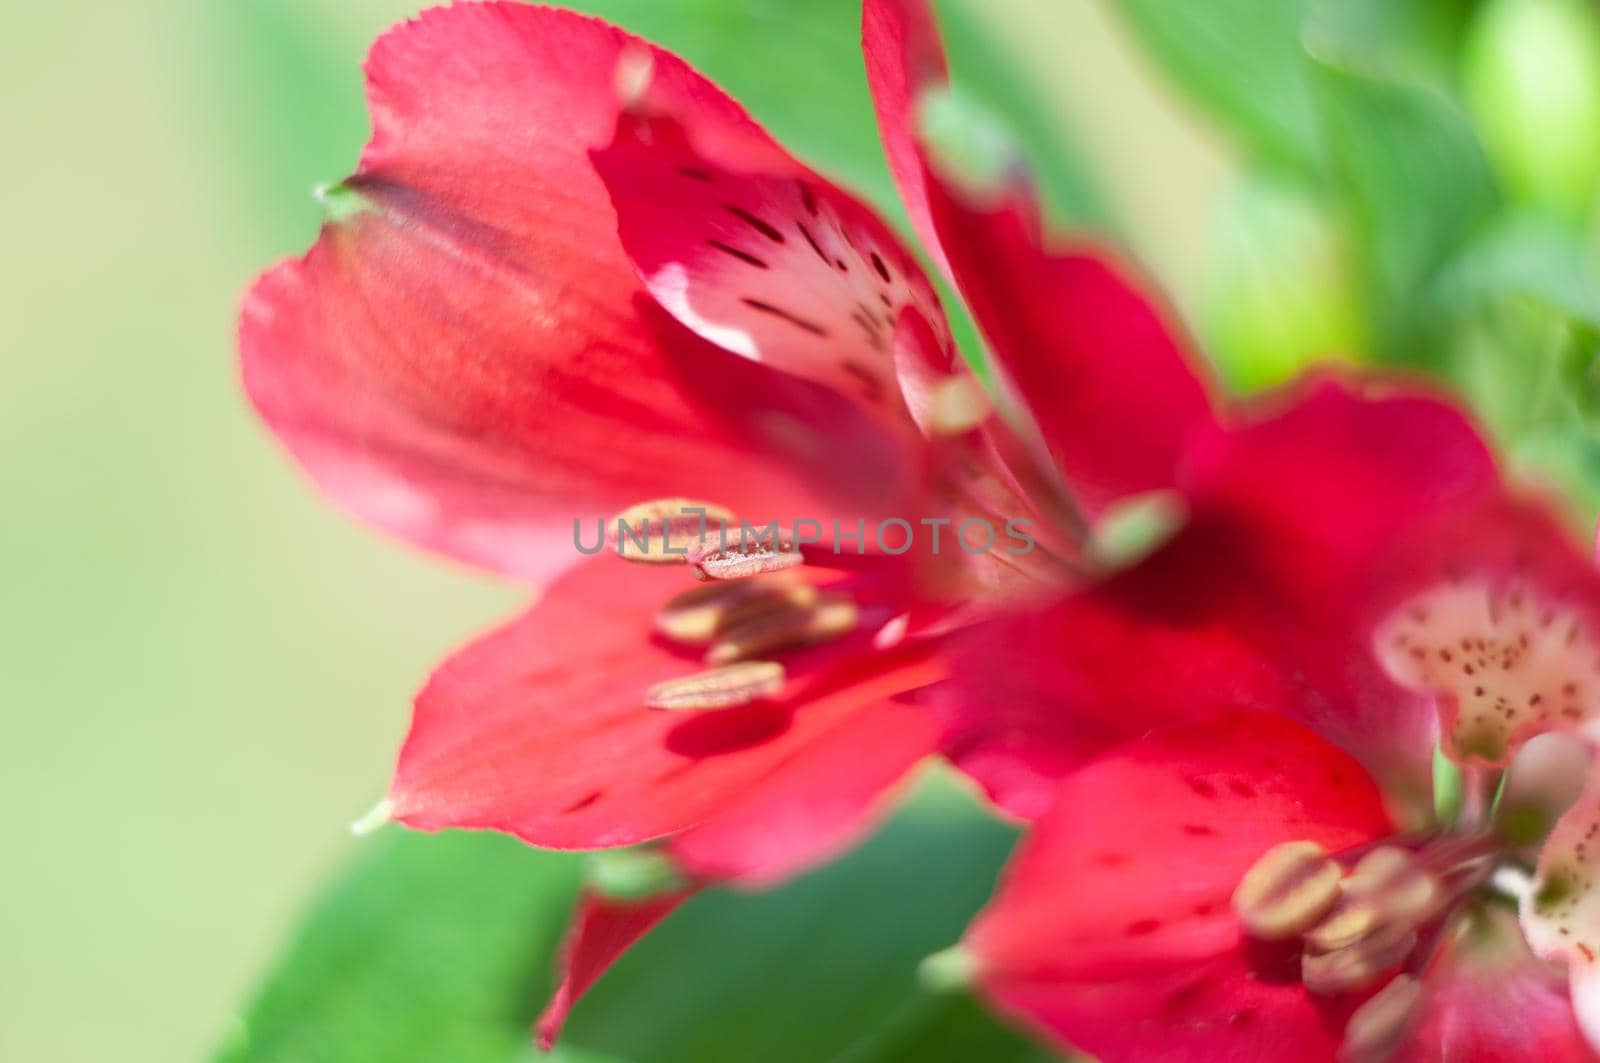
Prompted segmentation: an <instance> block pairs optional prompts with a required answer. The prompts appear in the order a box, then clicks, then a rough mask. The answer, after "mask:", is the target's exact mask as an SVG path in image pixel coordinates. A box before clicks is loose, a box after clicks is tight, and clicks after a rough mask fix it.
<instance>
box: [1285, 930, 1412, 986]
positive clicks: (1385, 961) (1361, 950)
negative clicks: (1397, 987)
mask: <svg viewBox="0 0 1600 1063" xmlns="http://www.w3.org/2000/svg"><path fill="white" fill-rule="evenodd" d="M1416 947H1417V933H1416V931H1415V930H1413V929H1411V927H1410V926H1409V925H1407V924H1405V923H1384V924H1382V925H1380V926H1379V927H1378V928H1377V929H1375V930H1373V931H1372V933H1370V934H1368V935H1367V936H1366V937H1364V938H1362V939H1361V940H1359V941H1357V942H1355V943H1354V944H1351V945H1346V946H1345V947H1344V948H1341V949H1335V950H1334V951H1332V952H1316V951H1314V950H1311V949H1307V950H1306V951H1305V952H1304V953H1302V954H1301V956H1300V980H1301V981H1302V982H1304V983H1305V987H1306V988H1307V989H1309V990H1310V991H1311V992H1313V993H1317V994H1321V995H1325V996H1326V995H1332V994H1335V993H1348V992H1351V991H1352V990H1357V989H1364V988H1366V987H1367V986H1369V985H1371V984H1372V983H1373V982H1375V981H1376V980H1377V979H1378V978H1380V977H1381V976H1382V975H1384V974H1386V973H1387V972H1389V971H1391V970H1393V969H1394V967H1395V966H1396V965H1397V964H1399V963H1400V961H1402V960H1404V959H1405V958H1406V957H1407V956H1408V955H1410V954H1411V950H1412V949H1414V948H1416Z"/></svg>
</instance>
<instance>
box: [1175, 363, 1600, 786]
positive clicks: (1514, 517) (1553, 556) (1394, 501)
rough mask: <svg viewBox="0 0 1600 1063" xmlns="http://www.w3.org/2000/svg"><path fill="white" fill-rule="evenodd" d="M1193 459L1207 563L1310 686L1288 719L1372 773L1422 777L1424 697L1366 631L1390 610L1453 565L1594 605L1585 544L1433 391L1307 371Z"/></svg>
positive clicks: (1426, 747) (1596, 594) (1427, 740)
mask: <svg viewBox="0 0 1600 1063" xmlns="http://www.w3.org/2000/svg"><path fill="white" fill-rule="evenodd" d="M1193 463H1194V464H1193V473H1192V480H1193V482H1194V484H1195V486H1194V494H1195V501H1194V506H1195V513H1196V520H1197V522H1201V521H1203V522H1207V523H1210V524H1211V525H1213V526H1214V527H1215V528H1216V529H1217V532H1216V534H1217V536H1218V537H1219V538H1222V537H1226V540H1227V541H1228V542H1230V543H1231V544H1233V545H1232V550H1231V551H1230V553H1229V554H1227V555H1225V556H1224V559H1222V560H1221V562H1220V563H1222V564H1224V565H1226V564H1237V566H1238V568H1237V569H1236V570H1235V571H1236V577H1237V578H1240V579H1242V580H1245V581H1247V582H1249V583H1250V584H1252V585H1253V586H1255V587H1257V588H1260V589H1261V591H1262V596H1263V598H1264V599H1265V601H1264V604H1263V607H1262V608H1261V609H1260V610H1259V611H1258V616H1257V620H1256V626H1258V627H1263V626H1265V627H1268V628H1269V629H1272V630H1276V631H1277V633H1278V634H1277V636H1276V637H1275V638H1274V640H1273V641H1274V642H1276V643H1277V644H1278V645H1279V646H1281V647H1282V648H1281V650H1280V651H1278V652H1281V653H1282V654H1283V655H1284V659H1285V660H1286V661H1288V662H1293V666H1294V668H1295V670H1296V673H1297V674H1298V675H1300V676H1301V677H1302V678H1303V681H1304V682H1305V683H1307V684H1308V685H1309V686H1310V687H1311V688H1312V689H1314V690H1315V691H1316V692H1317V693H1318V694H1320V695H1321V697H1319V698H1308V699H1306V701H1305V703H1304V705H1303V707H1302V708H1301V710H1300V715H1301V718H1302V719H1304V720H1305V721H1306V722H1307V723H1309V724H1311V725H1312V726H1313V727H1316V728H1317V729H1318V730H1319V731H1321V732H1322V733H1323V734H1325V735H1326V736H1327V737H1329V738H1330V739H1331V740H1333V741H1335V742H1338V743H1339V744H1341V745H1344V746H1345V747H1346V748H1348V749H1351V750H1352V751H1355V752H1356V753H1357V754H1358V755H1360V756H1362V758H1363V760H1365V761H1366V763H1367V764H1368V766H1369V768H1371V769H1372V770H1374V771H1375V772H1377V773H1379V774H1380V775H1381V776H1383V777H1385V778H1386V779H1387V778H1399V777H1400V776H1401V775H1402V774H1408V775H1409V776H1410V777H1411V778H1412V779H1413V780H1420V779H1425V778H1426V776H1427V772H1428V762H1429V758H1430V755H1431V750H1432V746H1433V742H1434V738H1435V736H1436V733H1437V730H1438V726H1437V720H1436V714H1435V712H1434V708H1433V704H1432V701H1431V699H1430V698H1428V697H1421V696H1418V695H1416V694H1413V693H1411V692H1409V691H1405V690H1402V689H1401V688H1400V687H1399V686H1397V685H1396V684H1395V682H1394V681H1393V680H1392V679H1390V678H1389V676H1388V675H1387V674H1385V673H1384V672H1383V670H1382V669H1380V668H1379V667H1378V666H1377V664H1376V658H1375V655H1374V646H1373V640H1374V632H1375V630H1376V629H1377V627H1378V626H1379V625H1380V624H1381V623H1382V622H1383V621H1384V620H1386V619H1387V617H1388V616H1389V614H1390V613H1391V612H1392V611H1393V610H1394V609H1395V608H1397V607H1398V606H1400V605H1401V604H1402V603H1404V602H1406V601H1407V600H1409V599H1411V598H1413V597H1414V596H1415V595H1417V594H1418V593H1420V592H1422V591H1425V590H1428V589H1430V588H1434V587H1437V586H1440V585H1443V584H1446V583H1449V582H1452V581H1455V580H1458V579H1461V578H1472V579H1479V578H1485V579H1491V580H1501V579H1509V578H1513V577H1516V578H1521V579H1525V580H1527V581H1528V582H1530V583H1532V584H1534V585H1537V586H1540V587H1541V588H1543V589H1546V590H1549V591H1551V592H1552V593H1553V594H1554V595H1555V596H1556V597H1558V598H1559V597H1566V596H1569V595H1571V596H1575V597H1576V598H1577V599H1578V601H1579V603H1580V604H1581V603H1583V602H1585V601H1586V602H1587V603H1588V606H1587V607H1588V608H1589V610H1590V612H1591V615H1594V616H1596V617H1597V618H1600V609H1597V607H1600V580H1597V579H1596V577H1595V576H1594V574H1593V573H1592V570H1591V566H1590V564H1589V562H1588V559H1587V557H1586V555H1585V553H1584V552H1583V551H1581V550H1579V549H1578V548H1577V546H1576V545H1575V544H1574V543H1572V541H1571V540H1570V539H1569V537H1568V536H1567V535H1566V534H1565V532H1564V531H1563V530H1562V529H1561V528H1560V526H1559V525H1558V524H1557V522H1556V521H1555V520H1554V519H1553V518H1552V516H1551V515H1550V513H1549V512H1548V511H1546V510H1544V509H1543V508H1541V507H1539V506H1537V505H1535V504H1533V503H1531V502H1529V501H1526V500H1523V499H1521V498H1518V497H1517V496H1516V495H1514V494H1512V493H1511V492H1510V491H1509V490H1508V488H1507V487H1506V485H1505V483H1504V482H1503V481H1502V480H1501V478H1500V476H1499V472H1498V470H1497V469H1496V467H1495V463H1494V460H1493V458H1492V457H1491V455H1490V454H1489V452H1488V449H1487V448H1486V446H1485V445H1484V443H1483V441H1482V439H1481V438H1480V437H1479V435H1478V433H1477V432H1476V430H1475V429H1474V427H1473V426H1472V424H1471V423H1470V422H1469V421H1468V420H1467V419H1466V418H1465V417H1463V416H1462V415H1461V413H1460V412H1459V411H1458V410H1457V409H1456V408H1454V407H1453V406H1451V405H1449V404H1447V403H1445V402H1443V401H1440V400H1438V399H1436V398H1433V397H1430V396H1427V395H1422V394H1411V395H1404V394H1400V395H1388V396H1381V395H1380V396H1373V397H1366V396H1363V395H1361V394H1359V393H1357V392H1356V391H1354V390H1353V389H1351V388H1350V387H1347V386H1345V385H1343V384H1341V383H1339V382H1338V381H1335V380H1331V379H1330V380H1324V381H1320V382H1316V383H1314V384H1313V385H1312V386H1311V387H1310V388H1309V390H1308V392H1307V393H1306V394H1304V395H1302V396H1300V397H1299V398H1297V399H1296V400H1295V402H1294V404H1293V405H1292V406H1291V407H1289V408H1288V409H1285V410H1282V411H1281V412H1277V413H1275V414H1273V415H1270V416H1265V417H1262V418H1261V419H1259V420H1257V421H1255V422H1254V423H1252V424H1250V425H1248V426H1247V427H1245V428H1243V429H1242V430H1239V431H1236V432H1232V433H1217V434H1216V435H1215V436H1214V437H1213V439H1212V442H1211V443H1210V444H1209V445H1208V446H1205V447H1199V448H1196V451H1195V454H1194V456H1193ZM1235 557H1236V558H1237V559H1238V560H1237V561H1236V562H1233V561H1230V560H1228V559H1230V558H1235Z"/></svg>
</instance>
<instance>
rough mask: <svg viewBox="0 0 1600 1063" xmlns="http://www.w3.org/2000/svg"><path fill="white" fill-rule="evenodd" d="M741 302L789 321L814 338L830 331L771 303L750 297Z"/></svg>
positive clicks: (742, 299) (753, 308)
mask: <svg viewBox="0 0 1600 1063" xmlns="http://www.w3.org/2000/svg"><path fill="white" fill-rule="evenodd" d="M739 301H740V302H742V303H744V305H745V306H748V307H749V308H750V309H752V310H759V311H761V312H762V313H763V314H771V315H772V316H773V317H776V318H780V319H782V320H784V321H787V322H788V323H789V324H791V325H793V326H794V327H795V328H798V329H803V330H804V331H806V332H809V333H811V334H812V335H813V336H826V335H827V334H828V330H827V329H825V328H823V327H822V326H821V325H819V324H817V323H816V322H815V321H807V320H806V319H805V318H803V317H800V316H798V315H796V314H791V313H790V312H789V311H787V310H785V309H783V307H781V306H773V305H772V304H771V303H767V302H762V301H761V300H760V299H751V298H749V297H748V296H746V297H744V298H741V299H740V300H739Z"/></svg>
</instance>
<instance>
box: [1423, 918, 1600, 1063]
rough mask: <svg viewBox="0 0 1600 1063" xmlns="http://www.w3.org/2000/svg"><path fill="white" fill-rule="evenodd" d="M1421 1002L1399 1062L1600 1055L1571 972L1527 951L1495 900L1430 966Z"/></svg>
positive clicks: (1562, 1062) (1563, 1059)
mask: <svg viewBox="0 0 1600 1063" xmlns="http://www.w3.org/2000/svg"><path fill="white" fill-rule="evenodd" d="M1420 1009H1421V1010H1420V1012H1419V1014H1418V1015H1417V1017H1416V1018H1415V1019H1414V1020H1413V1025H1412V1028H1411V1031H1410V1033H1409V1034H1408V1035H1407V1039H1406V1041H1405V1043H1404V1044H1402V1045H1401V1046H1400V1047H1399V1048H1398V1050H1397V1051H1396V1052H1395V1054H1394V1056H1393V1057H1392V1058H1393V1060H1394V1063H1449V1061H1459V1060H1468V1061H1473V1063H1477V1061H1482V1063H1495V1061H1500V1060H1506V1061H1510V1060H1520V1059H1538V1060H1549V1061H1551V1063H1592V1061H1593V1060H1595V1059H1596V1058H1600V1057H1597V1056H1596V1055H1595V1053H1594V1051H1593V1050H1591V1049H1590V1048H1589V1046H1588V1044H1587V1042H1585V1041H1584V1038H1583V1033H1582V1031H1580V1030H1579V1028H1578V1023H1577V1021H1576V1019H1575V1018H1574V1017H1573V1010H1572V1001H1571V999H1570V998H1569V997H1568V995H1567V983H1566V979H1565V978H1563V977H1562V976H1561V974H1560V973H1559V972H1558V971H1556V970H1554V969H1553V968H1552V967H1550V966H1549V965H1548V964H1545V963H1542V962H1540V961H1539V960H1538V959H1537V958H1535V957H1534V956H1533V954H1532V953H1530V952H1529V951H1528V948H1527V945H1526V944H1524V943H1523V940H1522V934H1521V932H1520V931H1519V930H1518V928H1517V922H1516V917H1515V916H1513V915H1512V914H1511V913H1509V912H1504V911H1501V910H1500V909H1498V908H1495V907H1494V906H1492V905H1484V906H1482V907H1481V908H1480V909H1479V910H1478V911H1477V912H1475V913H1474V915H1473V917H1472V923H1471V925H1470V926H1469V927H1468V929H1467V930H1466V931H1465V932H1464V933H1463V934H1462V935H1460V936H1458V937H1457V938H1455V939H1454V940H1453V941H1452V942H1451V943H1450V944H1449V946H1448V947H1447V949H1446V951H1445V952H1444V954H1443V955H1442V956H1440V958H1439V959H1438V960H1437V961H1436V962H1435V963H1434V965H1433V967H1432V968H1431V969H1430V970H1429V971H1428V975H1427V979H1426V981H1425V982H1424V992H1423V996H1422V1003H1421V1005H1420Z"/></svg>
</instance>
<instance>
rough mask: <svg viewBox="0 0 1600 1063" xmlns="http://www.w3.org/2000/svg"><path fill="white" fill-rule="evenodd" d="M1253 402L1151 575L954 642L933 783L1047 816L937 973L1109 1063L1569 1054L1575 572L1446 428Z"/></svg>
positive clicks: (1590, 724) (1432, 413)
mask: <svg viewBox="0 0 1600 1063" xmlns="http://www.w3.org/2000/svg"><path fill="white" fill-rule="evenodd" d="M1278 402H1279V404H1280V405H1279V406H1278V407H1277V408H1275V409H1270V410H1258V411H1255V412H1254V413H1253V414H1251V415H1250V416H1248V417H1247V418H1245V421H1244V423H1242V424H1240V425H1238V426H1237V427H1234V428H1230V429H1225V430H1223V429H1219V430H1217V431H1215V432H1212V433H1208V437H1207V438H1205V439H1199V440H1196V441H1195V443H1194V445H1193V447H1192V451H1191V456H1190V459H1189V460H1188V462H1187V463H1186V467H1185V470H1184V472H1183V473H1182V475H1181V476H1180V478H1179V479H1180V485H1181V487H1182V489H1183V491H1184V494H1185V496H1186V500H1187V506H1188V510H1189V517H1188V521H1187V523H1186V524H1185V525H1184V526H1183V528H1182V529H1181V530H1180V531H1178V532H1177V533H1176V534H1175V536H1174V537H1173V538H1172V539H1171V540H1170V541H1169V542H1167V543H1166V544H1165V545H1163V546H1162V547H1160V548H1159V549H1157V550H1156V551H1155V552H1153V553H1152V554H1150V555H1149V556H1148V557H1147V558H1146V559H1145V560H1144V561H1142V562H1141V563H1139V564H1137V565H1135V566H1133V567H1131V568H1129V569H1127V570H1125V571H1123V572H1120V573H1118V574H1116V575H1115V576H1113V577H1112V578H1110V579H1108V580H1106V581H1105V582H1103V583H1101V584H1099V585H1098V586H1095V587H1093V588H1090V589H1086V590H1082V591H1080V592H1076V593H1074V594H1072V595H1069V596H1068V597H1066V598H1065V599H1064V600H1062V601H1060V602H1058V603H1057V604H1055V605H1052V606H1050V607H1047V608H1045V609H1043V610H1041V611H1039V612H1037V613H1036V614H1034V615H1032V616H1030V617H1027V618H1008V619H1002V620H996V621H994V622H993V623H992V625H991V626H987V627H981V628H977V629H974V630H973V631H972V632H971V633H970V638H971V640H972V641H971V644H970V646H969V649H968V651H969V653H970V657H969V658H968V659H967V660H966V662H965V663H963V664H959V665H958V666H957V669H956V673H957V679H956V682H955V683H953V684H952V685H951V687H950V690H951V691H952V692H954V693H956V694H958V695H959V699H958V701H957V702H956V711H958V713H964V714H966V715H967V717H968V718H969V719H970V720H971V721H972V727H973V728H974V732H975V733H980V732H981V735H980V737H978V738H975V740H974V744H973V750H972V753H971V755H970V757H966V758H963V757H962V754H961V752H960V751H959V750H957V751H955V756H956V757H957V758H958V759H965V760H966V761H967V763H966V767H967V768H968V770H969V771H971V772H972V773H973V774H975V775H976V776H978V777H979V778H981V779H983V780H984V781H985V783H986V785H988V786H989V787H990V788H991V790H992V791H993V792H994V793H995V794H996V796H997V797H998V798H999V799H1000V800H1002V801H1005V802H1007V803H1009V804H1011V805H1013V806H1014V807H1020V808H1022V809H1024V810H1029V811H1040V810H1043V809H1046V808H1047V809H1048V811H1045V812H1044V814H1043V815H1042V816H1041V817H1040V818H1039V819H1038V821H1037V822H1036V824H1035V826H1034V829H1033V830H1032V832H1031V833H1030V835H1029V837H1028V838H1027V840H1026V841H1025V842H1024V844H1023V847H1022V848H1021V850H1020V851H1019V853H1018V855H1017V857H1016V858H1015V860H1014V863H1013V865H1012V867H1011V868H1010V870H1009V871H1008V873H1007V875H1006V877H1005V879H1004V881H1003V883H1002V886H1001V888H1000V890H999V892H998V894H997V897H996V899H995V900H994V901H993V902H992V904H991V906H990V907H989V908H988V909H987V910H986V911H985V912H984V913H982V914H981V915H980V916H979V918H978V919H977V920H976V921H975V923H974V924H973V926H972V927H971V928H970V930H969V933H968V935H967V937H966V940H965V942H964V943H963V946H962V947H961V951H960V952H959V953H957V955H958V956H961V957H963V958H964V961H965V962H966V963H967V964H969V965H970V969H971V971H972V975H973V977H974V979H975V981H976V984H977V985H978V986H979V987H980V988H981V990H982V992H984V993H985V994H986V995H987V996H988V997H989V998H990V999H991V1000H992V1001H993V1002H994V1003H995V1004H996V1005H997V1006H998V1007H999V1008H1000V1009H1002V1010H1004V1011H1005V1012H1007V1013H1009V1014H1012V1015H1015V1016H1017V1017H1019V1018H1020V1019H1021V1020H1022V1021H1024V1022H1026V1023H1027V1024H1029V1025H1031V1026H1033V1027H1035V1028H1037V1029H1040V1030H1042V1031H1044V1032H1046V1033H1047V1034H1048V1035H1050V1036H1051V1037H1053V1038H1055V1039H1057V1040H1058V1041H1060V1042H1061V1043H1063V1044H1069V1045H1073V1046H1076V1047H1079V1048H1082V1049H1084V1050H1086V1051H1089V1052H1092V1053H1095V1054H1097V1055H1099V1056H1100V1057H1102V1058H1104V1059H1106V1060H1125V1059H1149V1058H1177V1059H1197V1060H1230V1061H1231V1060H1252V1059H1262V1060H1265V1059H1280V1058H1293V1059H1331V1058H1336V1057H1337V1058H1343V1059H1353V1060H1376V1059H1383V1058H1398V1059H1408V1060H1411V1059H1415V1060H1506V1059H1525V1058H1526V1059H1535V1058H1537V1059H1563V1060H1566V1059H1593V1058H1595V1054H1594V1047H1595V1046H1596V1045H1600V979H1597V977H1596V972H1597V971H1600V966H1597V963H1600V889H1597V885H1600V874H1597V872H1600V842H1597V839H1600V784H1597V782H1596V779H1600V776H1597V775H1596V774H1595V773H1593V772H1591V771H1590V770H1589V765H1590V763H1591V762H1592V761H1593V757H1594V754H1595V752H1596V750H1595V739H1596V735H1597V734H1600V730H1597V724H1596V720H1597V719H1600V574H1597V573H1596V571H1595V569H1594V568H1593V566H1592V565H1591V563H1590V561H1589V558H1588V557H1587V556H1585V552H1584V551H1582V550H1580V549H1579V548H1578V547H1577V546H1576V545H1575V544H1574V543H1573V542H1572V541H1571V540H1570V539H1569V538H1568V537H1567V536H1566V535H1565V533H1564V532H1563V530H1562V529H1561V528H1560V527H1559V526H1558V524H1557V523H1556V521H1555V520H1554V519H1553V518H1552V517H1551V516H1550V515H1549V514H1548V512H1547V511H1546V510H1545V509H1544V508H1542V507H1541V506H1540V505H1538V504H1536V503H1535V502H1533V501H1531V500H1528V499H1524V498H1521V497H1519V496H1517V495H1515V494H1513V493H1511V492H1510V491H1508V489H1507V488H1506V487H1505V486H1504V485H1503V483H1502V480H1501V478H1500V476H1499V474H1498V472H1497V470H1496V468H1495V465H1494V462H1493V460H1492V458H1491V457H1490V455H1489V453H1488V452H1487V450H1486V449H1485V447H1484V446H1483V444H1482V443H1481V442H1480V440H1479V439H1478V437H1477V435H1476V433H1475V432H1474V430H1473V428H1472V427H1471V426H1470V425H1469V424H1468V423H1467V422H1466V421H1465V420H1464V419H1463V418H1462V417H1460V415H1459V414H1457V413H1456V412H1455V411H1454V410H1453V409H1451V408H1450V407H1449V406H1448V405H1447V404H1445V403H1442V402H1439V401H1436V400H1433V399H1430V398H1426V397H1417V396H1410V397H1407V396H1403V395H1394V394H1391V395H1388V396H1386V397H1383V396H1380V397H1374V398H1362V397H1359V396H1358V395H1356V394H1353V393H1352V391H1351V390H1350V389H1349V388H1348V387H1347V386H1345V385H1342V384H1339V383H1336V382H1332V381H1320V382H1313V383H1312V384H1310V385H1308V386H1307V389H1306V391H1305V393H1304V394H1302V395H1300V396H1296V397H1293V398H1292V399H1289V400H1285V399H1280V400H1278ZM995 704H1002V705H1014V706H1018V708H1016V709H1015V710H1013V711H1008V712H1000V713H994V712H988V713H985V712H984V711H983V706H993V705H995ZM1007 745H1009V746H1010V747H1012V748H1025V749H1028V750H1030V751H1031V757H1030V758H1029V759H1028V761H1027V763H1026V765H1025V766H1024V767H1022V768H1020V769H1019V763H1020V761H1019V760H1018V759H1017V758H1010V759H1004V760H996V759H994V758H993V750H994V749H996V748H1001V747H1004V746H1007ZM1435 750H1438V751H1440V752H1441V753H1442V757H1443V758H1444V759H1442V760H1441V762H1440V763H1441V765H1443V766H1449V765H1455V766H1456V767H1457V768H1458V769H1459V777H1460V779H1461V783H1462V786H1463V798H1462V801H1461V803H1460V808H1459V810H1458V811H1453V812H1452V811H1449V810H1448V802H1439V804H1441V805H1442V806H1444V807H1445V808H1446V811H1444V812H1436V811H1435V808H1434V805H1435V802H1434V801H1432V800H1430V786H1431V781H1430V780H1431V777H1432V771H1433V759H1434V755H1435ZM1586 774H1587V775H1588V776H1589V779H1590V781H1589V784H1588V786H1589V788H1588V790H1587V792H1583V793H1582V796H1581V797H1580V796H1579V795H1580V792H1582V791H1583V790H1584V779H1585V776H1586ZM1574 801H1576V803H1574Z"/></svg>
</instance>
